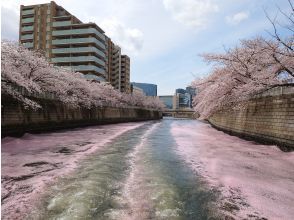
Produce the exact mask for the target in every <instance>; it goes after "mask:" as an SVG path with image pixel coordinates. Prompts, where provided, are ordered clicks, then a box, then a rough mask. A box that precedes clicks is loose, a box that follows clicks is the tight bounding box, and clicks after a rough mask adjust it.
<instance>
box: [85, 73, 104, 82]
mask: <svg viewBox="0 0 294 220" xmlns="http://www.w3.org/2000/svg"><path fill="white" fill-rule="evenodd" d="M84 77H85V78H86V79H92V80H97V81H100V82H105V81H106V80H105V78H104V77H101V76H96V75H94V74H86V75H84Z"/></svg>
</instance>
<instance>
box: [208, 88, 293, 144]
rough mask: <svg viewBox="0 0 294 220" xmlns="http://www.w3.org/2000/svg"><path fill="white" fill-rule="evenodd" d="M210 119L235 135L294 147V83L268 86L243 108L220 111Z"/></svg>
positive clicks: (217, 125)
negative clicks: (268, 88)
mask: <svg viewBox="0 0 294 220" xmlns="http://www.w3.org/2000/svg"><path fill="white" fill-rule="evenodd" d="M209 122H210V123H211V124H212V125H213V126H215V127H216V128H218V129H221V130H224V131H226V132H229V133H232V134H234V135H238V136H242V137H245V138H251V139H255V140H257V141H260V142H266V143H269V144H277V145H280V146H286V147H293V148H294V87H290V86H284V87H275V88H272V89H270V90H267V91H265V92H263V93H260V94H259V95H256V96H255V97H254V98H252V99H251V100H250V101H249V103H248V105H247V106H246V107H245V108H244V109H241V110H239V111H233V110H227V111H221V112H218V113H216V114H214V115H213V116H212V117H210V118H209Z"/></svg>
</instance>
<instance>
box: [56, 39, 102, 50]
mask: <svg viewBox="0 0 294 220" xmlns="http://www.w3.org/2000/svg"><path fill="white" fill-rule="evenodd" d="M83 43H95V44H96V45H97V46H99V47H100V48H102V49H104V50H105V44H104V43H102V42H100V41H99V40H97V39H96V38H94V37H89V38H71V39H58V40H53V41H52V45H66V44H83Z"/></svg>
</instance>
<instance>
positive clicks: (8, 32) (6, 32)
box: [1, 7, 19, 41]
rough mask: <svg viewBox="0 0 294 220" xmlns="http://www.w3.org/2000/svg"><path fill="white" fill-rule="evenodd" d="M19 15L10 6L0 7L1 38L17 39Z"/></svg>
mask: <svg viewBox="0 0 294 220" xmlns="http://www.w3.org/2000/svg"><path fill="white" fill-rule="evenodd" d="M18 23H19V15H18V14H17V13H16V11H14V10H13V9H10V8H5V7H1V39H2V40H3V39H6V40H14V41H17V40H18V31H19V30H18Z"/></svg>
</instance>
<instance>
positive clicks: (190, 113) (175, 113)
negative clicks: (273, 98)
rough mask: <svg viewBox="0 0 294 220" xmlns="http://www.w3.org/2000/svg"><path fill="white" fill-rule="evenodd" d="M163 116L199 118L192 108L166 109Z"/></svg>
mask: <svg viewBox="0 0 294 220" xmlns="http://www.w3.org/2000/svg"><path fill="white" fill-rule="evenodd" d="M163 116H170V117H174V118H197V117H198V115H197V113H196V112H195V111H194V110H192V109H166V110H164V111H163Z"/></svg>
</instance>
